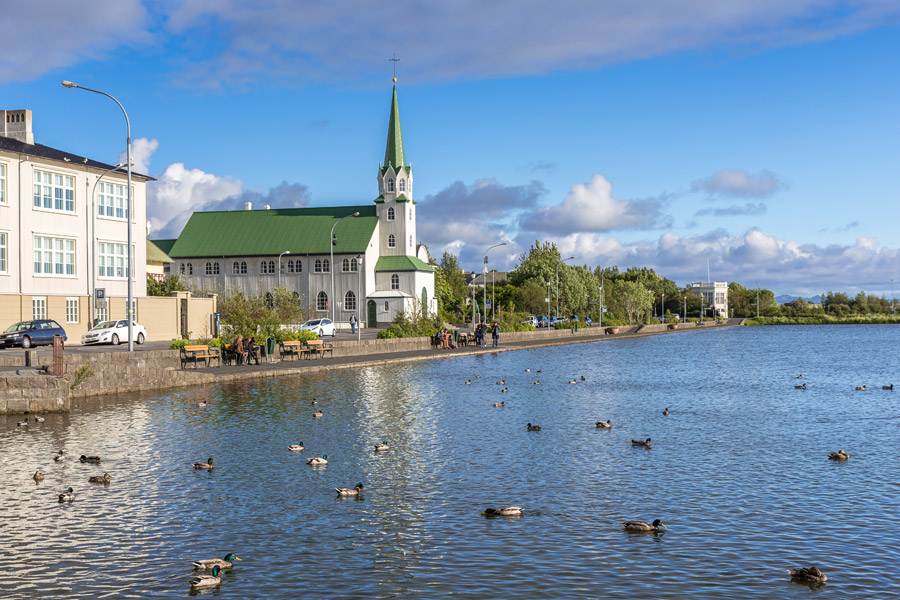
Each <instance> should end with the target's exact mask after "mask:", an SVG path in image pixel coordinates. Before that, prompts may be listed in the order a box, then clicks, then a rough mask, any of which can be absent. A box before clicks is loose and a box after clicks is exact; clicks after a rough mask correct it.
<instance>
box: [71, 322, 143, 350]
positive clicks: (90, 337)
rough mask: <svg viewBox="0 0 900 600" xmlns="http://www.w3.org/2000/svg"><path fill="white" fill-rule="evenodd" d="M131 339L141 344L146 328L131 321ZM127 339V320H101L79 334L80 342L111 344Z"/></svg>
mask: <svg viewBox="0 0 900 600" xmlns="http://www.w3.org/2000/svg"><path fill="white" fill-rule="evenodd" d="M131 332H132V335H133V336H134V337H133V339H134V341H135V342H137V343H138V344H143V343H144V341H145V340H146V339H147V330H146V329H144V328H143V327H142V326H141V325H138V324H137V323H135V322H134V321H132V322H131ZM127 341H128V320H127V319H119V320H118V321H102V322H100V323H97V324H96V325H94V326H93V327H92V328H91V329H90V330H89V331H88V332H87V333H85V334H84V335H83V336H81V343H82V344H85V345H87V344H112V345H113V346H117V345H119V343H120V342H127Z"/></svg>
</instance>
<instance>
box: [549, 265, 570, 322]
mask: <svg viewBox="0 0 900 600" xmlns="http://www.w3.org/2000/svg"><path fill="white" fill-rule="evenodd" d="M567 260H575V257H574V256H570V257H569V258H564V259H562V260H561V261H559V262H558V263H556V318H559V265H561V264H562V263H564V262H566V261H567ZM549 310H550V309H549V308H548V309H547V311H548V312H549Z"/></svg>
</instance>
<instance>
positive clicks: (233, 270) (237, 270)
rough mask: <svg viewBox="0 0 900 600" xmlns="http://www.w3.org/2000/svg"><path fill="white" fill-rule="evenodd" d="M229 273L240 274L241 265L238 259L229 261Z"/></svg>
mask: <svg viewBox="0 0 900 600" xmlns="http://www.w3.org/2000/svg"><path fill="white" fill-rule="evenodd" d="M231 274H232V275H240V274H241V265H240V263H239V262H238V261H234V262H233V263H231Z"/></svg>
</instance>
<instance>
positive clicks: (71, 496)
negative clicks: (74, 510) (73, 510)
mask: <svg viewBox="0 0 900 600" xmlns="http://www.w3.org/2000/svg"><path fill="white" fill-rule="evenodd" d="M59 501H60V502H74V501H75V490H73V489H72V488H69V489H67V490H66V491H64V492H63V493H62V494H60V495H59Z"/></svg>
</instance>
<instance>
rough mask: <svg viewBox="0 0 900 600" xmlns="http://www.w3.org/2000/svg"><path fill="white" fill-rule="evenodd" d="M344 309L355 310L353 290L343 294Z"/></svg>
mask: <svg viewBox="0 0 900 600" xmlns="http://www.w3.org/2000/svg"><path fill="white" fill-rule="evenodd" d="M344 310H356V294H354V293H353V292H347V293H346V294H344Z"/></svg>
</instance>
